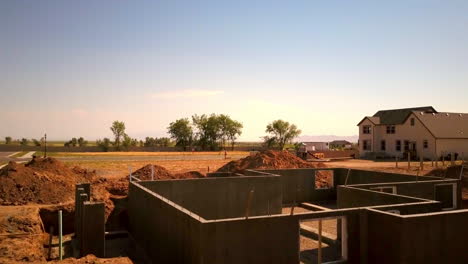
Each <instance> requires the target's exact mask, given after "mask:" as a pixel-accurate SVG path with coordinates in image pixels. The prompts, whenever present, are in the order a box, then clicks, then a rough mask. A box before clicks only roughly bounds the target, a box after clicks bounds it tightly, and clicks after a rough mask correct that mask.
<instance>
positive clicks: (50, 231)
mask: <svg viewBox="0 0 468 264" xmlns="http://www.w3.org/2000/svg"><path fill="white" fill-rule="evenodd" d="M49 233H50V235H49V253H48V254H47V259H48V260H51V255H52V238H53V237H54V226H50V228H49Z"/></svg>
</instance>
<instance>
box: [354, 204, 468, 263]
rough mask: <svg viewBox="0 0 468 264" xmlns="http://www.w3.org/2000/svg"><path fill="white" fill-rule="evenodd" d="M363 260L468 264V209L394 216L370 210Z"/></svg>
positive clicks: (371, 261)
mask: <svg viewBox="0 0 468 264" xmlns="http://www.w3.org/2000/svg"><path fill="white" fill-rule="evenodd" d="M367 215H368V220H367V221H368V223H367V227H368V228H367V232H366V234H367V236H366V237H367V238H368V247H367V252H368V255H367V261H365V262H363V263H389V264H390V263H468V254H466V252H468V244H467V243H466V237H467V236H468V229H466V228H464V225H466V222H467V221H468V210H460V211H451V212H439V213H430V214H418V215H407V216H399V215H391V214H386V213H381V212H378V211H375V210H368V211H367Z"/></svg>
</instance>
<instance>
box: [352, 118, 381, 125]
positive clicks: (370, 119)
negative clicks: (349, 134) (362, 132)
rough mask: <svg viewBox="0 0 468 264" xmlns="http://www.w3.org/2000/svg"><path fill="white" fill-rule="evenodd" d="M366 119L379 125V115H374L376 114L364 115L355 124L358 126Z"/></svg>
mask: <svg viewBox="0 0 468 264" xmlns="http://www.w3.org/2000/svg"><path fill="white" fill-rule="evenodd" d="M366 119H368V120H369V121H371V122H372V123H373V124H374V125H380V117H376V116H366V117H364V118H363V119H362V120H361V121H360V122H359V123H358V124H357V125H358V126H359V125H360V124H361V123H362V122H364V120H366Z"/></svg>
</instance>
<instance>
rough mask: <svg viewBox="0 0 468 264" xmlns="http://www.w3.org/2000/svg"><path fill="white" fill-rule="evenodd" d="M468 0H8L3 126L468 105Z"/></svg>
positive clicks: (307, 119) (151, 131)
mask: <svg viewBox="0 0 468 264" xmlns="http://www.w3.org/2000/svg"><path fill="white" fill-rule="evenodd" d="M467 13H468V2H467V1H457V0H453V1H435V0H432V1H411V2H409V1H390V2H382V1H378V2H377V1H320V2H318V1H294V2H284V1H254V2H252V1H233V2H231V1H229V2H227V1H226V2H222V1H196V2H195V1H121V0H113V1H86V0H83V1H76V2H69V1H49V0H44V1H23V0H18V1H2V2H0V22H1V23H0V33H1V36H2V37H1V38H2V41H1V42H0V47H1V50H2V52H0V74H1V78H0V87H1V96H0V105H1V111H0V124H1V125H0V139H3V138H4V137H5V136H12V137H14V138H22V137H25V138H40V137H41V136H42V135H43V134H44V133H45V132H47V135H48V137H49V138H50V139H52V140H68V139H70V138H72V137H80V136H82V137H84V138H86V139H89V140H94V139H97V138H103V137H111V136H112V134H111V131H110V130H109V127H110V126H111V123H112V121H114V120H120V121H124V122H125V124H126V126H127V133H128V134H129V135H130V136H131V137H134V138H143V137H146V136H151V137H161V136H167V134H166V128H167V126H168V125H169V123H170V122H172V121H174V120H176V119H178V118H183V117H191V116H192V115H194V114H211V113H217V114H221V113H223V114H228V115H230V116H231V117H232V118H233V119H236V120H238V121H240V122H242V123H243V125H244V129H243V134H242V136H241V137H240V138H239V141H259V137H261V136H263V135H265V132H264V131H265V127H266V125H267V124H268V123H269V122H271V121H273V120H276V119H283V120H286V121H289V122H291V123H294V124H296V125H297V126H298V127H299V128H300V129H301V130H302V135H303V136H327V135H338V136H339V137H340V136H341V137H347V136H355V135H357V134H358V128H357V126H356V125H357V123H358V122H359V121H360V120H361V119H362V118H363V117H364V116H368V115H373V114H374V113H375V112H376V111H378V110H380V109H394V108H408V107H416V106H427V105H431V106H434V107H435V108H436V110H438V111H446V112H468V104H467V103H466V102H467V99H468V87H467V86H468V85H467V84H468V75H467V74H466V73H467V72H468V34H466V28H467V26H468V16H467V15H466V14H467Z"/></svg>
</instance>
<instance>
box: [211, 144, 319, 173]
mask: <svg viewBox="0 0 468 264" xmlns="http://www.w3.org/2000/svg"><path fill="white" fill-rule="evenodd" d="M325 167H327V166H326V165H325V164H323V163H311V162H306V161H304V160H302V159H300V158H298V157H297V156H295V155H293V154H291V153H290V152H288V151H273V150H267V151H263V152H257V153H255V154H253V155H251V156H247V157H245V158H243V159H240V160H234V161H231V162H229V163H228V164H226V165H224V166H223V167H221V168H220V169H218V172H234V173H243V172H244V171H245V170H249V169H298V168H325Z"/></svg>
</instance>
